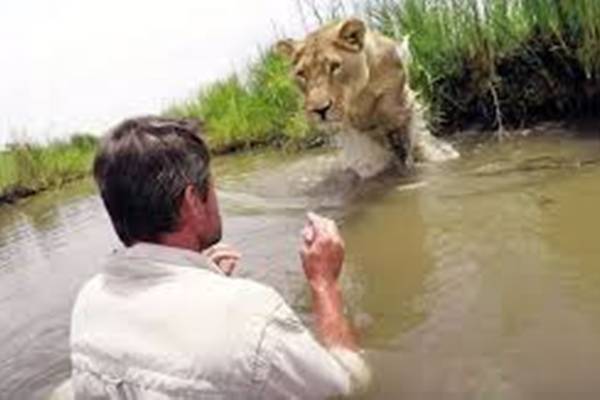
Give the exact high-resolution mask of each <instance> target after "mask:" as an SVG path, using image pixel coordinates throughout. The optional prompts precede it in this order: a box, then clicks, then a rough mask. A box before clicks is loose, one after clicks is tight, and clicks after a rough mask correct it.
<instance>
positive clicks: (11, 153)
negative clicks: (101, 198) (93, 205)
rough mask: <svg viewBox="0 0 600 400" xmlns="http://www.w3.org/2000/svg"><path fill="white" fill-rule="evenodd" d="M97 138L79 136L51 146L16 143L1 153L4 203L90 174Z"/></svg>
mask: <svg viewBox="0 0 600 400" xmlns="http://www.w3.org/2000/svg"><path fill="white" fill-rule="evenodd" d="M96 142H97V139H96V138H95V137H94V136H91V135H75V136H73V137H71V139H70V140H68V141H55V142H52V143H50V144H48V145H45V146H43V145H40V144H24V143H16V144H11V145H9V146H8V148H7V150H6V151H4V152H0V203H3V202H13V201H15V200H16V199H18V198H20V197H25V196H28V195H31V194H34V193H37V192H39V191H41V190H45V189H47V188H50V187H58V186H61V185H63V184H65V183H67V182H69V181H72V180H74V179H77V178H80V177H82V176H84V175H86V174H87V173H88V172H89V170H90V166H91V163H92V158H93V154H94V150H95V148H96Z"/></svg>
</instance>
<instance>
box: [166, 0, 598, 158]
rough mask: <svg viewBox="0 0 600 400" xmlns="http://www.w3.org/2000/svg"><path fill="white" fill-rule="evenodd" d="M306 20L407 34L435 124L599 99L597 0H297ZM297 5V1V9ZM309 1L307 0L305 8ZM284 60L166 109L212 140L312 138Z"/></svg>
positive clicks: (414, 76)
mask: <svg viewBox="0 0 600 400" xmlns="http://www.w3.org/2000/svg"><path fill="white" fill-rule="evenodd" d="M298 1H299V4H300V7H299V8H300V14H301V15H302V16H303V18H305V16H306V15H309V16H311V17H312V19H313V21H314V23H315V24H321V23H325V22H327V21H330V20H332V19H339V18H342V17H344V16H347V15H349V14H361V15H363V16H364V17H365V19H366V20H367V22H368V23H369V24H370V25H372V26H373V27H374V28H376V29H378V30H380V31H382V32H383V33H385V34H387V35H389V36H391V37H396V38H398V39H400V38H401V37H402V36H404V35H409V37H410V45H411V52H412V62H411V67H410V70H411V71H410V72H411V85H412V87H413V88H415V89H416V90H417V91H419V92H420V93H421V94H422V97H423V98H424V100H425V101H426V103H428V105H429V109H430V115H431V122H432V126H433V128H434V130H436V131H438V132H440V133H441V132H452V131H455V130H458V129H462V128H464V127H466V126H468V125H473V124H476V125H477V126H479V127H481V128H483V129H497V130H499V131H501V130H502V129H503V128H504V127H519V126H523V125H526V124H531V123H535V122H536V121H538V120H543V119H559V118H560V119H562V118H567V117H573V116H581V115H584V114H586V113H587V114H592V113H593V112H594V110H598V109H599V108H600V2H598V1H597V0H577V1H572V0H485V1H481V0H370V1H366V2H364V3H363V5H357V4H358V3H357V2H353V3H352V4H353V5H352V4H351V5H350V6H349V5H348V4H349V3H350V2H344V1H343V0H328V1H325V3H323V2H318V1H316V0H304V1H302V0H298ZM303 8H304V9H303ZM306 9H308V10H306ZM298 96H299V94H298V93H297V92H296V91H295V89H294V88H293V85H292V82H291V81H290V79H289V78H288V74H287V68H286V64H285V62H284V61H282V60H280V59H278V58H277V57H275V56H274V55H272V54H267V55H265V56H263V57H262V58H261V59H260V60H258V61H257V62H256V63H255V64H254V65H253V66H252V67H251V69H250V73H249V79H248V81H247V83H243V82H242V80H241V79H240V78H239V77H238V76H236V75H234V76H232V77H230V78H229V79H227V80H225V81H222V82H219V83H217V84H215V85H213V86H211V87H209V88H207V89H204V90H203V91H201V92H200V94H199V95H198V96H197V97H196V98H195V99H193V100H191V101H189V102H187V103H184V104H182V105H179V106H175V107H173V108H172V109H171V110H169V113H170V114H174V115H180V116H187V117H194V118H203V119H204V120H205V121H206V124H207V132H208V135H209V140H210V141H211V142H212V143H213V144H214V146H215V147H216V148H228V147H230V146H232V147H234V148H237V147H245V146H249V145H253V144H256V143H264V142H273V141H275V142H277V143H281V142H285V141H286V140H289V139H293V141H295V142H298V141H302V140H304V139H306V138H314V134H313V135H311V132H312V131H311V129H310V128H309V127H308V125H307V123H306V122H305V121H304V120H303V117H302V114H301V112H300V100H299V99H298Z"/></svg>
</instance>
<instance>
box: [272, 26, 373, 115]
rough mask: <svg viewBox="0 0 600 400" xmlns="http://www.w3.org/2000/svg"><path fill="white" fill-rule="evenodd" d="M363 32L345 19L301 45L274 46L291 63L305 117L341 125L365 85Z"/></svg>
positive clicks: (363, 28)
mask: <svg viewBox="0 0 600 400" xmlns="http://www.w3.org/2000/svg"><path fill="white" fill-rule="evenodd" d="M366 31H367V28H366V26H365V24H364V23H363V22H362V21H360V20H358V19H349V20H345V21H341V22H337V23H332V24H329V25H326V26H324V27H322V28H320V29H319V30H317V31H315V32H312V33H310V34H309V35H308V36H307V37H306V38H305V39H303V40H301V41H297V40H292V39H287V40H282V41H280V42H279V43H277V45H276V51H277V52H278V53H279V54H281V55H283V56H285V57H287V58H289V59H290V60H291V61H292V64H293V74H294V77H295V80H296V82H297V84H298V86H299V87H300V89H301V90H302V92H303V94H304V106H305V111H306V114H307V116H308V117H309V118H310V119H312V120H313V121H315V122H317V123H321V124H328V123H339V122H341V120H342V119H343V118H344V117H345V116H346V114H347V112H348V110H347V108H348V102H349V101H350V100H351V99H352V98H354V97H356V96H357V95H358V94H359V93H360V92H361V91H362V90H363V89H364V88H365V87H366V86H367V84H368V83H369V67H368V64H367V55H366V52H365V51H364V46H365V34H366Z"/></svg>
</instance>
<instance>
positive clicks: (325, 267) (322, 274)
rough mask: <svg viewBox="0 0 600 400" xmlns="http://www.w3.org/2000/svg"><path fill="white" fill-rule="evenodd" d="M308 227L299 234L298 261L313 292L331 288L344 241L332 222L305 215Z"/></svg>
mask: <svg viewBox="0 0 600 400" xmlns="http://www.w3.org/2000/svg"><path fill="white" fill-rule="evenodd" d="M307 217H308V223H307V224H306V226H305V227H304V229H303V230H302V247H301V249H300V258H301V259H302V267H303V268H304V273H305V275H306V278H307V279H308V282H309V284H310V286H311V288H312V289H313V290H324V289H325V290H326V289H329V288H331V287H333V286H335V284H336V282H337V280H338V277H339V276H340V272H341V271H342V264H343V262H344V241H343V239H342V237H341V236H340V234H339V232H338V229H337V226H336V224H335V222H333V221H332V220H330V219H328V218H324V217H321V216H319V215H317V214H313V213H308V215H307Z"/></svg>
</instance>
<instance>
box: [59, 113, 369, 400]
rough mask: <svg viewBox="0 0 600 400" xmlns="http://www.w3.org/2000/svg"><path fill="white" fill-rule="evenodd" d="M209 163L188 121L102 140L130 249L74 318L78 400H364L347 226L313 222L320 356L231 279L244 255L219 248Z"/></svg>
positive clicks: (87, 293) (105, 173)
mask: <svg viewBox="0 0 600 400" xmlns="http://www.w3.org/2000/svg"><path fill="white" fill-rule="evenodd" d="M209 161H210V160H209V153H208V150H207V148H206V145H205V144H204V142H203V141H202V139H201V138H200V132H199V128H198V127H197V126H196V125H194V124H193V123H191V122H190V121H183V120H176V119H168V118H159V117H144V118H137V119H130V120H127V121H124V122H123V123H121V124H120V125H118V126H117V127H116V128H115V129H114V130H112V131H111V132H109V134H108V135H107V136H106V137H105V138H104V140H103V142H102V144H101V146H100V149H99V151H98V154H97V156H96V160H95V163H94V177H95V179H96V182H97V184H98V186H99V189H100V194H101V196H102V199H103V201H104V205H105V206H106V209H107V211H108V214H109V215H110V219H111V221H112V223H113V226H114V228H115V231H116V233H117V235H118V236H119V238H120V239H121V241H122V242H123V243H124V245H125V248H124V249H123V250H121V251H118V252H116V253H115V254H113V255H112V256H111V258H110V259H109V260H108V262H107V263H106V265H105V266H104V268H103V270H102V272H101V273H100V274H98V275H97V276H96V277H94V278H93V279H92V280H91V281H89V282H88V283H87V284H86V285H85V287H84V288H83V289H82V290H81V292H80V293H79V296H78V299H77V302H76V305H75V307H74V310H73V317H72V327H71V352H72V353H71V358H72V368H73V370H72V378H71V386H72V390H73V392H74V395H75V398H76V399H151V400H155V399H156V400H158V399H160V400H162V399H171V398H176V399H198V398H227V399H263V398H264V399H292V398H301V399H308V398H326V397H330V396H337V395H347V394H350V393H351V392H353V391H356V390H360V389H362V388H364V387H365V385H366V383H367V381H368V369H367V367H366V365H365V364H364V361H363V360H362V358H361V357H360V356H359V354H358V346H357V343H356V340H355V338H354V336H353V334H352V332H351V329H350V326H349V324H348V322H347V320H346V318H345V317H344V315H343V311H342V309H343V303H342V297H341V292H340V289H339V286H338V283H337V280H338V277H339V275H340V272H341V269H342V262H343V258H344V248H343V242H342V239H341V238H340V236H339V233H338V231H337V228H336V226H335V224H334V223H333V222H332V221H330V220H328V219H325V218H322V217H319V216H317V215H314V214H309V216H308V223H307V225H306V227H305V228H304V230H303V232H302V246H301V250H300V255H301V261H302V266H303V269H304V272H305V275H306V278H307V281H308V285H309V287H310V291H311V294H312V300H313V313H314V319H315V324H316V336H317V338H318V339H319V341H320V343H319V342H318V341H317V340H316V339H315V338H314V337H313V336H312V335H311V333H310V332H309V331H308V330H307V329H306V328H305V327H304V326H303V324H302V323H301V321H300V320H299V318H298V317H297V315H296V314H295V313H294V312H293V311H292V310H291V308H290V307H289V306H288V305H287V304H286V303H285V301H284V300H283V299H282V297H281V296H280V295H279V294H278V293H276V292H275V291H274V290H273V289H271V288H269V287H266V286H263V285H261V284H259V283H256V282H253V281H250V280H245V279H238V278H233V277H230V275H231V273H232V272H233V270H234V268H235V266H236V262H237V260H238V259H239V254H238V253H237V252H236V251H235V250H233V249H232V248H230V247H228V246H225V245H221V244H218V242H219V241H220V240H221V217H220V214H219V207H218V204H217V198H216V193H215V187H214V181H213V179H212V177H211V174H210V169H209Z"/></svg>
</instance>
